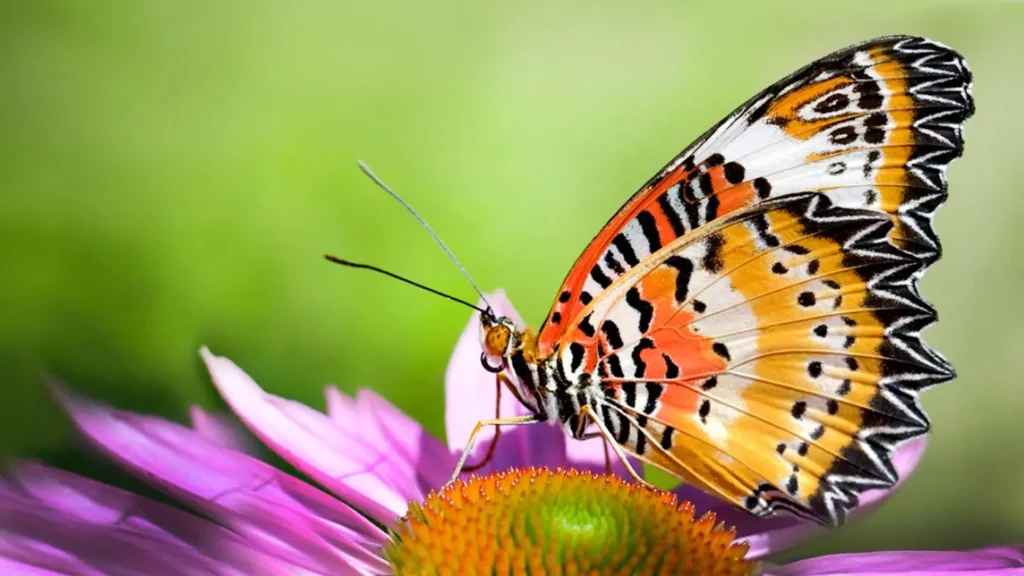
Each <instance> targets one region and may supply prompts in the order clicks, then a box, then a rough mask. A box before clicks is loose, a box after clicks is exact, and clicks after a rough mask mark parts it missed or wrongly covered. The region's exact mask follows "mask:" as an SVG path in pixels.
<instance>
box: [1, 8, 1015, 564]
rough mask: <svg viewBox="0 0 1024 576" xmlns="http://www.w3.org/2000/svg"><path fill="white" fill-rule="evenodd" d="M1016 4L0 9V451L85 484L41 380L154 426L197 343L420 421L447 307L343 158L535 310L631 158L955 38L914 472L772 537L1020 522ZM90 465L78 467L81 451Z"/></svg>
mask: <svg viewBox="0 0 1024 576" xmlns="http://www.w3.org/2000/svg"><path fill="white" fill-rule="evenodd" d="M1022 25H1024V4H1021V3H1011V2H983V1H977V2H970V1H962V2H937V1H934V0H927V1H921V2H895V1H892V0H887V1H884V2H866V1H858V2H843V3H825V2H787V3H785V4H783V3H775V2H763V1H754V0H752V1H749V2H744V3H739V4H736V3H732V2H723V1H715V2H704V3H699V4H698V3H684V2H670V1H664V2H656V1H645V2H631V3H612V2H602V3H595V2H585V1H583V0H574V1H571V2H562V3H559V4H558V5H551V3H549V2H546V1H543V0H532V1H527V2H517V3H511V4H510V3H496V2H466V1H463V2H460V1H448V0H446V1H433V2H416V1H413V0H384V1H380V2H345V3H341V2H295V3H287V2H280V3H267V2H243V1H238V2H207V1H190V2H185V1H178V2H143V1H137V2H115V1H104V2H77V1H66V2H59V1H42V0H39V1H28V0H26V1H22V2H9V1H4V2H0V191H2V201H0V246H2V248H0V262H2V268H0V270H2V280H0V305H2V313H0V366H2V368H3V380H2V382H3V397H2V398H3V399H2V400H0V453H2V454H3V455H8V456H17V457H41V458H48V459H52V460H55V461H58V462H60V463H62V464H65V465H70V466H72V467H75V468H77V469H80V470H82V469H84V470H85V471H86V472H89V471H90V470H91V469H92V468H93V467H95V466H97V465H96V464H94V463H93V461H91V460H90V461H86V460H81V456H79V454H81V452H80V451H79V448H78V446H77V444H76V443H75V437H74V435H73V434H72V433H71V430H70V429H69V426H68V425H67V423H66V421H65V420H64V419H63V417H62V415H61V414H60V412H59V411H58V410H57V409H56V407H55V406H54V404H53V403H52V402H51V400H50V399H49V397H48V395H47V393H46V391H45V390H44V388H43V386H42V383H41V380H40V373H41V372H42V371H43V370H49V371H51V372H53V373H55V374H58V375H60V376H61V377H62V378H64V379H66V380H67V381H68V382H70V383H71V384H72V385H73V386H74V387H76V388H78V389H80V390H83V391H87V392H88V393H90V394H92V395H95V396H97V397H100V398H103V399H105V400H107V401H110V402H112V403H115V404H117V405H119V406H122V407H125V408H129V409H134V410H141V411H148V412H153V413H157V414H160V415H163V416H167V417H170V418H174V419H179V420H184V419H185V418H186V416H187V407H188V406H189V404H191V403H200V404H203V405H206V406H212V407H216V406H219V405H220V404H219V400H218V399H217V397H216V395H215V392H214V390H213V388H212V386H211V385H210V383H209V381H208V379H207V378H206V376H205V374H204V372H203V370H202V368H201V366H200V362H199V359H198V356H197V354H196V351H197V349H198V347H199V346H200V345H202V344H207V345H209V346H210V347H211V348H212V349H213V350H214V351H215V352H217V353H221V354H226V355H228V356H230V357H231V358H232V359H234V360H235V361H236V362H237V363H238V364H240V365H241V366H242V367H244V368H245V369H246V370H247V371H249V373H250V374H252V375H253V376H254V377H255V378H256V379H257V381H259V382H260V383H261V384H262V385H263V386H264V387H265V388H266V389H268V390H269V391H272V392H274V393H277V394H281V395H285V396H288V397H291V398H295V399H297V400H301V401H303V402H307V403H309V404H311V405H313V406H315V407H318V408H322V407H323V398H322V395H321V391H322V386H323V384H324V383H325V382H334V383H337V384H338V385H339V386H340V387H341V388H343V389H345V390H348V391H352V390H354V389H355V388H357V387H359V386H369V387H372V388H374V389H376V390H378V391H380V392H381V393H382V394H384V395H385V396H387V397H388V398H389V399H391V400H392V401H393V402H395V403H396V404H398V405H399V406H400V407H401V408H403V409H404V410H406V411H407V412H409V413H410V414H412V415H413V416H415V417H416V418H418V419H419V420H421V421H423V422H425V423H426V425H427V426H428V427H429V429H430V430H432V431H433V432H435V433H438V434H443V424H442V422H443V416H442V411H443V405H444V398H443V395H442V376H443V371H444V368H445V364H446V362H447V359H448V354H449V352H450V350H451V347H452V345H453V344H454V342H455V339H456V337H457V335H458V333H459V331H460V329H461V328H462V327H463V325H464V324H465V322H466V321H467V319H468V315H467V313H466V310H464V309H462V308H460V307H458V306H455V305H450V304H447V303H445V302H443V301H441V300H439V299H437V298H435V297H433V296H430V295H428V294H424V293H421V292H418V291H416V290H413V289H410V288H408V287H406V286H403V285H400V284H399V283H397V282H393V281H388V280H386V279H383V278H379V277H374V276H371V275H368V274H365V273H361V272H357V271H349V270H343V269H340V268H338V267H336V266H331V265H330V264H328V263H326V262H324V261H323V260H322V259H321V254H322V253H323V252H325V251H330V252H335V253H338V254H341V255H344V256H346V257H349V258H352V259H356V260H361V261H369V262H373V263H375V264H378V265H381V266H384V267H387V268H389V269H391V270H394V271H396V272H399V273H402V274H406V275H409V276H411V277H413V278H416V279H418V280H421V281H423V282H426V283H428V284H430V285H433V286H436V287H438V288H441V289H444V290H448V291H451V292H453V293H455V294H458V295H461V296H464V297H467V298H471V297H472V294H471V291H470V289H469V287H468V286H467V285H466V283H465V282H464V280H463V279H462V278H461V277H460V276H459V275H458V273H457V272H456V270H455V269H454V268H453V267H452V266H451V265H450V263H449V262H448V261H447V260H446V259H445V257H444V255H443V254H442V253H441V252H440V251H439V250H438V249H437V247H436V246H435V245H434V244H433V243H432V242H431V241H430V240H429V238H428V236H427V235H426V234H425V233H424V231H423V230H422V229H420V228H419V227H418V226H417V225H416V224H415V222H414V221H413V220H412V219H410V218H409V217H408V215H407V214H405V213H404V212H403V211H402V209H401V208H400V207H398V206H397V205H395V204H394V203H392V202H391V201H390V200H388V199H387V198H386V197H385V196H384V195H383V194H381V193H380V192H379V191H378V190H376V189H375V188H374V187H373V186H372V184H371V183H370V182H369V181H368V180H367V179H366V178H365V177H363V176H362V175H361V173H360V172H359V171H358V170H357V168H356V167H355V164H354V161H355V159H357V158H364V159H366V160H367V161H368V162H369V163H370V164H371V165H372V166H373V167H374V169H375V170H376V171H377V172H378V173H379V174H380V175H381V176H382V177H384V178H385V179H386V180H388V181H389V182H390V183H391V184H392V186H394V187H395V188H396V189H397V190H399V191H400V192H402V193H403V194H404V195H405V197H406V198H407V199H408V200H409V201H410V202H411V203H412V204H413V205H415V206H416V207H417V208H418V209H419V210H420V211H421V212H422V214H423V215H424V216H425V217H426V218H427V219H428V220H429V221H430V222H431V223H432V225H433V226H434V227H435V229H437V230H438V231H439V232H440V233H441V234H442V236H443V237H444V238H446V240H447V241H448V243H449V244H450V245H451V247H452V248H453V249H454V250H455V252H456V253H457V254H458V255H459V256H460V258H461V259H462V261H463V263H464V264H465V265H466V267H467V268H468V269H469V270H471V271H472V273H473V274H474V275H475V277H476V280H477V281H478V282H479V283H480V284H481V285H482V286H483V287H485V289H488V290H489V289H494V288H497V287H504V288H506V289H507V290H508V292H509V293H510V295H511V297H512V299H513V301H514V302H515V303H516V305H517V306H518V308H519V310H520V311H521V312H522V313H523V314H524V316H525V317H526V318H527V319H530V320H532V321H533V322H534V323H536V322H537V321H539V320H540V319H541V318H542V316H543V314H544V312H545V311H546V310H547V306H548V305H549V303H550V301H551V299H552V297H553V296H554V292H555V291H556V289H557V285H558V283H559V281H560V280H561V279H562V277H563V275H564V273H565V272H566V271H567V270H568V267H569V266H570V265H571V263H572V261H573V259H574V258H575V256H576V255H577V253H578V252H579V251H580V250H581V249H582V247H583V246H584V244H585V243H586V242H587V241H588V240H589V239H590V237H591V236H592V235H593V234H594V233H595V232H596V231H597V229H598V227H599V226H600V225H601V224H602V223H603V222H604V221H605V220H606V219H607V218H608V216H610V214H611V213H612V212H613V211H614V210H615V209H616V208H617V207H618V206H619V205H620V204H621V203H622V202H623V201H624V200H625V199H626V198H627V197H628V196H629V195H630V194H631V193H632V192H633V190H634V189H635V188H636V187H637V186H638V185H639V184H640V183H642V182H643V181H644V180H646V179H647V177H648V176H650V175H651V174H652V173H653V172H654V171H655V170H656V169H658V168H659V167H661V165H662V164H663V163H664V162H665V161H667V160H668V159H669V158H670V157H671V156H672V155H674V154H675V153H676V152H677V151H678V150H679V149H681V148H682V147H683V146H685V145H686V144H688V143H689V142H690V141H691V140H692V139H693V138H694V137H696V136H697V135H699V134H700V133H701V132H703V131H704V129H706V128H707V127H708V126H709V125H711V124H713V123H714V122H716V121H717V120H718V119H719V118H720V117H722V116H723V115H725V114H726V113H728V112H729V111H730V110H731V109H732V108H733V107H734V106H735V105H737V104H738V103H740V102H742V101H743V100H745V99H746V98H747V97H748V96H750V95H752V94H754V93H755V92H757V91H758V90H760V89H762V88H763V87H765V86H767V85H768V84H769V83H770V82H772V81H774V80H776V79H777V78H779V77H781V76H783V75H785V74H787V73H789V72H790V71H791V70H793V69H795V68H797V67H799V66H801V65H803V64H804V63H806V62H809V61H810V60H812V59H814V58H817V57H819V56H821V55H824V54H825V53H827V52H829V51H832V50H834V49H837V48H840V47H842V46H844V45H847V44H849V43H853V42H855V41H858V40H862V39H866V38H870V37H873V36H878V35H883V34H892V33H912V34H923V35H927V36H930V37H932V38H935V39H937V40H940V41H942V42H944V43H947V44H949V45H951V46H953V47H954V48H956V49H958V50H959V51H961V52H962V53H963V54H964V55H965V56H966V57H967V59H968V62H969V63H970V65H971V67H972V68H973V70H974V73H975V96H976V99H977V106H978V112H977V115H976V116H975V117H974V118H973V119H972V120H971V121H970V123H969V125H968V127H967V140H968V143H967V151H966V155H965V157H964V158H963V159H961V160H960V161H958V162H957V163H956V164H954V166H953V168H952V170H951V172H950V182H951V195H950V198H949V202H948V204H947V205H946V207H945V208H944V209H943V210H942V212H941V213H940V215H939V218H938V223H937V228H938V230H939V233H940V235H941V236H942V239H943V242H944V244H945V246H946V252H945V257H944V258H943V260H942V261H941V262H939V263H938V264H937V265H936V266H934V267H933V269H932V271H931V272H930V273H929V275H928V276H927V278H926V280H925V282H924V292H925V293H926V295H927V296H928V297H929V298H930V299H931V300H932V301H933V302H934V303H935V304H936V306H937V307H938V309H939V311H940V317H941V319H942V321H941V322H940V324H939V325H938V326H937V327H936V328H934V329H933V330H932V331H931V332H929V340H930V342H931V343H933V344H934V345H936V346H937V347H938V348H939V349H940V350H942V351H943V352H945V353H946V354H947V355H948V356H949V357H950V358H951V359H952V361H953V363H954V364H955V365H956V367H957V369H958V371H959V374H960V377H959V379H958V380H957V381H955V382H953V383H951V384H948V385H946V386H943V387H941V388H940V389H936V390H933V391H931V392H929V393H928V394H927V395H926V396H925V400H924V402H925V405H926V407H927V408H928V410H929V412H930V413H931V414H932V416H933V419H934V422H935V432H934V437H933V441H932V444H931V447H930V451H929V452H928V454H927V456H926V458H925V460H924V462H923V464H922V465H921V467H920V468H919V472H918V473H917V474H916V475H915V476H914V477H913V478H911V479H910V481H909V482H908V483H907V485H906V487H905V489H904V490H903V491H902V492H901V493H900V494H899V495H898V496H897V497H895V498H894V499H893V500H892V501H891V503H890V504H889V505H887V506H885V507H884V508H883V509H882V510H881V511H879V512H878V513H876V514H874V515H873V516H871V517H870V518H868V519H866V520H864V521H862V522H860V523H858V524H856V525H853V526H849V527H847V528H844V529H842V530H840V531H838V532H836V533H834V534H832V535H830V536H829V537H827V538H824V539H822V540H819V541H818V542H816V543H815V544H812V545H810V546H808V547H805V548H803V549H801V550H800V551H799V555H806V554H811V553H822V552H827V551H837V550H866V549H878V548H903V547H937V548H963V547H971V546H979V545H985V544H996V543H1003V542H1010V541H1024V521H1022V518H1024V482H1022V480H1024V448H1022V443H1024V442H1022V441H1024V418H1022V410H1021V408H1022V406H1024V402H1022V401H1024V385H1022V383H1021V380H1020V375H1019V374H1018V372H1020V368H1019V366H1020V365H1019V363H1018V362H1019V360H1020V357H1021V354H1022V352H1021V350H1022V348H1024V313H1022V311H1021V306H1020V298H1019V292H1020V288H1019V282H1020V281H1021V280H1022V279H1024V267H1022V265H1021V263H1020V258H1021V243H1022V241H1024V227H1022V225H1021V216H1022V215H1024V196H1022V194H1021V184H1020V183H1021V182H1022V179H1024V163H1022V162H1021V161H1020V159H1019V155H1020V154H1021V146H1020V138H1021V134H1024V120H1022V116H1021V114H1020V113H1019V105H1020V102H1021V100H1022V99H1021V90H1022V89H1024V72H1022V66H1021V57H1022V55H1024V36H1022V35H1021V29H1022ZM97 470H98V468H97Z"/></svg>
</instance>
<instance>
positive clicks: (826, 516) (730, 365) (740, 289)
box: [557, 193, 953, 524]
mask: <svg viewBox="0 0 1024 576" xmlns="http://www.w3.org/2000/svg"><path fill="white" fill-rule="evenodd" d="M893 227H894V224H893V222H892V220H891V218H889V217H888V216H887V215H885V214H882V213H880V212H876V211H872V210H864V209H851V208H844V207H841V206H837V205H836V204H835V202H833V200H831V199H830V198H829V196H827V195H825V194H822V193H806V194H796V195H789V196H786V197H783V198H780V199H776V200H768V201H766V202H763V203H761V204H759V205H757V206H754V207H752V208H747V209H743V210H740V211H737V212H735V213H733V214H732V215H730V216H727V217H725V218H722V219H719V220H717V221H715V222H712V223H711V224H708V225H705V226H703V227H701V228H699V229H698V230H696V231H694V232H693V233H691V234H688V235H687V236H684V237H682V238H679V239H677V240H676V241H674V242H673V243H672V244H670V245H668V246H666V247H664V248H663V249H661V250H659V251H658V252H656V253H655V254H654V255H652V256H650V257H648V258H646V259H645V260H644V261H643V262H641V263H640V264H639V265H638V266H636V267H634V268H633V269H632V270H631V271H630V272H629V273H628V274H627V275H625V276H622V277H620V278H619V279H618V280H617V281H615V282H614V283H613V284H611V285H609V286H608V287H607V288H606V289H605V290H603V291H602V292H601V293H599V295H598V296H597V297H596V298H595V299H594V301H593V302H591V304H590V305H588V306H586V307H585V308H584V309H583V310H582V314H580V316H579V318H577V319H575V321H574V325H573V326H572V327H571V329H570V330H568V331H567V332H566V334H565V336H564V337H563V339H562V340H561V341H560V342H559V343H558V345H557V349H558V350H559V352H558V354H560V355H561V356H560V361H561V362H562V364H563V366H566V367H569V368H570V369H571V372H572V373H573V374H570V378H573V377H574V376H576V377H578V376H579V375H581V374H585V373H590V374H592V373H595V372H596V374H597V375H598V376H599V384H600V387H601V389H602V391H603V396H602V397H599V398H596V399H595V400H594V404H593V405H592V408H593V409H594V411H595V413H596V414H598V415H599V418H600V419H601V421H602V423H603V425H604V427H605V428H606V429H607V430H608V431H609V432H610V434H611V435H612V436H613V438H614V439H615V440H616V441H617V442H619V443H621V444H622V445H623V446H625V447H626V448H627V449H628V450H629V451H630V452H632V453H634V454H636V455H638V456H640V457H642V458H644V459H646V460H647V461H649V462H651V463H653V464H655V465H658V466H660V467H662V468H664V469H666V470H668V471H669V472H672V473H674V474H676V475H677V476H680V477H681V478H683V479H684V480H686V481H688V482H690V483H692V484H694V485H696V486H697V487H699V488H702V489H704V490H706V491H708V492H711V493H715V494H717V495H719V496H721V497H723V498H724V499H726V500H729V501H731V502H733V503H735V504H737V505H739V506H742V507H745V508H746V509H747V510H749V511H751V512H753V513H755V514H767V513H770V512H771V511H773V510H775V509H777V508H786V509H789V510H791V511H793V512H796V513H798V514H803V515H806V516H809V517H812V518H815V519H817V520H819V521H823V522H826V523H832V524H839V523H841V522H842V520H843V518H844V514H845V511H846V510H847V509H849V508H850V507H852V506H854V505H855V504H856V502H857V494H858V493H859V492H861V491H863V490H865V489H868V488H879V487H887V486H892V485H893V484H894V483H895V481H896V472H895V470H894V468H893V466H892V464H891V462H890V454H891V452H892V451H893V450H894V449H895V448H896V446H898V445H899V444H900V443H902V442H904V441H906V440H908V439H910V438H913V437H915V436H918V435H920V434H923V433H924V432H926V431H927V430H928V420H927V417H926V416H925V414H924V412H922V410H921V408H920V406H919V405H918V401H917V395H918V392H919V391H920V390H921V389H922V388H924V387H926V386H929V385H931V384H934V383H937V382H941V381H944V380H947V379H949V378H951V377H952V375H953V371H952V368H951V367H950V366H949V365H948V364H947V363H946V362H945V361H944V360H943V359H942V358H941V357H939V356H938V355H937V354H935V353H934V352H932V351H931V350H930V349H929V348H928V347H927V346H926V345H925V344H924V343H923V342H922V340H921V338H920V331H921V330H922V329H923V328H925V327H926V326H928V325H929V324H931V323H932V322H933V321H934V320H935V313H934V311H933V310H932V308H931V307H930V306H929V305H928V304H927V303H926V302H924V301H923V300H922V299H921V298H920V296H919V295H918V294H917V291H916V287H915V280H916V273H917V272H918V270H919V269H920V267H921V266H922V265H923V263H922V262H921V261H920V260H919V259H918V258H916V257H914V256H913V255H912V254H910V253H908V252H906V251H904V250H902V249H900V248H898V247H896V246H895V245H893V243H892V242H891V241H890V240H889V239H888V236H889V235H890V233H891V232H892V229H893Z"/></svg>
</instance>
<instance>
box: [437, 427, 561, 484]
mask: <svg viewBox="0 0 1024 576" xmlns="http://www.w3.org/2000/svg"><path fill="white" fill-rule="evenodd" d="M543 421H544V420H543V419H541V417H540V416H538V415H536V414H530V415H528V416H514V417H509V418H493V419H491V420H481V421H479V422H477V423H476V426H475V427H474V428H473V432H472V433H471V434H470V435H469V441H468V442H466V449H465V450H463V451H462V456H460V457H459V463H458V464H456V465H455V471H454V472H452V477H451V480H448V482H447V484H445V485H446V486H447V485H448V484H451V483H452V482H455V481H456V480H457V479H458V478H459V474H461V473H462V469H463V467H465V465H466V458H469V454H470V452H472V451H473V447H474V446H475V445H476V437H477V435H479V434H480V431H481V430H483V429H484V426H517V425H521V424H536V423H538V422H543Z"/></svg>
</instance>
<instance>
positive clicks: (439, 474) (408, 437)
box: [358, 390, 455, 494]
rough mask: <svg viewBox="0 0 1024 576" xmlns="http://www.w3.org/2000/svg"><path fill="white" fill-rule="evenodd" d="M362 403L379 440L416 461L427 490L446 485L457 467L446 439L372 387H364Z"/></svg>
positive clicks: (360, 392)
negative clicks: (437, 436) (433, 432)
mask: <svg viewBox="0 0 1024 576" xmlns="http://www.w3.org/2000/svg"><path fill="white" fill-rule="evenodd" d="M358 400H359V406H360V407H361V408H362V409H363V410H364V411H365V412H366V413H367V414H369V415H370V420H371V426H369V427H368V428H370V429H372V430H374V431H375V436H376V438H377V439H378V441H381V442H385V443H386V444H385V446H387V445H389V444H390V446H391V447H393V448H395V449H398V450H399V451H400V452H402V454H403V455H404V456H405V459H406V460H407V461H409V462H412V463H414V464H415V469H416V473H417V476H418V478H419V482H420V486H421V489H422V492H423V494H427V493H428V492H430V491H431V490H436V489H437V488H439V487H441V486H442V485H444V483H445V482H447V481H448V478H449V477H451V474H452V470H454V469H455V458H454V457H453V456H452V455H451V452H449V451H448V448H447V447H446V446H445V445H444V443H443V442H441V441H440V440H438V439H437V438H435V437H433V436H432V435H431V434H430V433H429V432H427V431H426V430H424V429H423V426H420V424H419V422H416V421H415V420H413V419H412V418H409V417H408V416H407V415H406V414H405V413H404V412H402V411H401V410H399V409H398V408H396V407H395V406H394V405H393V404H391V403H390V402H388V401H387V400H385V399H384V398H382V397H381V396H379V395H378V394H377V393H376V392H373V391H372V390H360V391H359V393H358Z"/></svg>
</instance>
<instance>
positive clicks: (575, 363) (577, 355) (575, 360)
mask: <svg viewBox="0 0 1024 576" xmlns="http://www.w3.org/2000/svg"><path fill="white" fill-rule="evenodd" d="M569 355H570V356H571V362H570V365H569V370H571V371H572V372H576V371H577V370H579V369H580V366H582V365H583V357H584V356H585V355H586V349H585V348H584V347H583V344H580V343H579V342H573V343H572V344H569Z"/></svg>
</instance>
